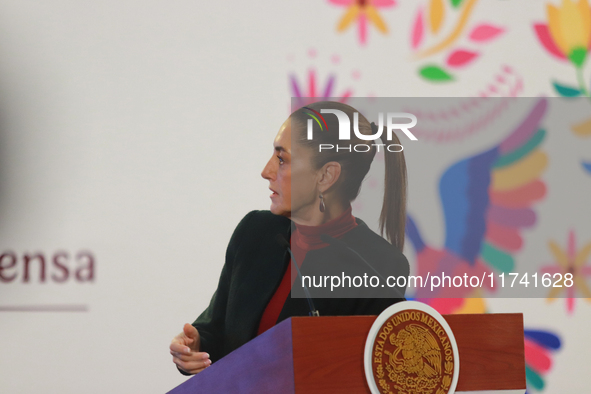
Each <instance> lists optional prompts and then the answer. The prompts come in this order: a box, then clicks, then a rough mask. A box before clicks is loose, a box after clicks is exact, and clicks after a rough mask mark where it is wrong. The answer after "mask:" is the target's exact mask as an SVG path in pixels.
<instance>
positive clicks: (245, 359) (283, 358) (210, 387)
mask: <svg viewBox="0 0 591 394" xmlns="http://www.w3.org/2000/svg"><path fill="white" fill-rule="evenodd" d="M200 393H207V394H211V393H245V394H248V393H257V394H266V393H273V394H276V393H285V394H295V385H294V373H293V347H292V335H291V319H287V320H284V321H282V322H281V323H279V324H278V325H276V326H275V327H273V328H271V329H269V330H267V331H266V332H264V333H263V334H261V335H259V336H258V337H256V338H254V339H253V340H252V341H250V342H248V343H247V344H245V345H244V346H241V347H240V348H238V349H236V350H234V351H233V352H232V353H230V354H228V355H227V356H226V357H224V358H222V359H221V360H218V361H217V362H215V363H213V364H212V365H211V366H210V367H208V368H206V369H205V370H204V371H203V372H200V373H198V374H197V375H195V376H193V377H191V378H190V379H188V380H186V381H185V382H184V383H182V384H180V385H179V386H177V387H175V388H174V389H172V390H171V391H169V392H168V393H167V394H200Z"/></svg>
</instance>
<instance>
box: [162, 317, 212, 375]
mask: <svg viewBox="0 0 591 394" xmlns="http://www.w3.org/2000/svg"><path fill="white" fill-rule="evenodd" d="M200 342H201V341H200V338H199V332H198V331H197V329H196V328H195V327H193V326H192V325H190V324H189V323H186V324H185V326H184V327H183V332H181V333H180V334H179V335H177V336H176V337H174V338H173V339H172V342H171V343H170V354H172V362H173V363H175V364H176V365H177V367H178V368H179V369H180V370H182V371H185V372H186V373H189V374H196V373H199V372H201V371H203V370H204V369H205V368H207V367H209V366H210V365H211V360H210V359H209V354H207V353H204V352H200V351H199V345H200Z"/></svg>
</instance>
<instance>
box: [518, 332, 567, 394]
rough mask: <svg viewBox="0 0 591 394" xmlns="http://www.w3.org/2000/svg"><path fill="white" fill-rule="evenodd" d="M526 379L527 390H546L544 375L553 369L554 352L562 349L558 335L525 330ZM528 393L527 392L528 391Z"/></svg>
mask: <svg viewBox="0 0 591 394" xmlns="http://www.w3.org/2000/svg"><path fill="white" fill-rule="evenodd" d="M524 334H525V338H524V339H525V340H524V345H525V379H526V381H527V388H528V390H529V389H530V388H533V389H535V390H537V391H542V390H544V388H545V386H546V382H545V381H544V375H546V374H547V373H548V372H549V371H550V370H551V369H552V352H554V351H556V350H558V349H560V347H561V341H560V338H559V337H558V334H555V333H552V332H550V331H545V330H527V329H526V330H525V332H524ZM526 393H527V391H526Z"/></svg>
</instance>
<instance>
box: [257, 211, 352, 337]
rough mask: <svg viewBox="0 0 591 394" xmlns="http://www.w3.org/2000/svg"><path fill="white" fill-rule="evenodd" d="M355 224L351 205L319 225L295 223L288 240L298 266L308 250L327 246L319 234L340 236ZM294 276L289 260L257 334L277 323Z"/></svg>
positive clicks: (293, 269) (291, 263)
mask: <svg viewBox="0 0 591 394" xmlns="http://www.w3.org/2000/svg"><path fill="white" fill-rule="evenodd" d="M355 226H357V222H355V217H354V216H353V214H352V208H351V207H349V209H347V210H346V211H345V212H343V213H342V214H341V215H340V216H339V217H337V218H334V219H332V220H330V221H328V222H326V223H324V224H321V225H320V226H302V225H298V224H296V229H295V231H294V232H293V233H292V234H291V240H290V241H291V251H292V253H293V255H294V257H295V259H296V261H297V264H298V267H301V265H302V262H303V261H304V259H305V258H306V253H307V252H308V251H310V250H315V249H321V248H324V247H326V246H328V244H326V243H324V242H323V241H322V240H321V239H320V235H322V234H328V235H330V236H331V237H333V238H341V237H342V236H343V235H345V233H347V232H348V231H350V230H351V229H353V228H354V227H355ZM289 267H291V269H289ZM292 271H293V272H292ZM295 278H296V271H295V268H294V267H293V261H291V260H290V263H289V266H288V269H286V270H285V274H284V275H283V279H282V280H281V283H280V284H279V287H278V288H277V290H275V294H273V297H271V300H270V301H269V303H268V304H267V307H266V308H265V311H264V312H263V316H262V317H261V321H260V323H259V329H258V332H257V335H260V334H262V333H263V332H265V331H267V330H268V329H269V328H271V327H273V326H274V325H275V323H277V319H278V318H279V314H280V313H281V310H282V309H283V304H285V301H286V300H287V297H288V296H289V293H290V291H291V286H292V285H293V282H294V280H295Z"/></svg>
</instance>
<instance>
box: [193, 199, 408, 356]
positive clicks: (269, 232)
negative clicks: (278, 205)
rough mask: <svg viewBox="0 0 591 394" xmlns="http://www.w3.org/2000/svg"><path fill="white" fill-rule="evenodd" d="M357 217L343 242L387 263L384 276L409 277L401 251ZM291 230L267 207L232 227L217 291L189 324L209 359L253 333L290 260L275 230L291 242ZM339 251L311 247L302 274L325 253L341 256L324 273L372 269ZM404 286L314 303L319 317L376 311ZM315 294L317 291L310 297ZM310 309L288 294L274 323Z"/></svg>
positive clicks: (288, 222)
mask: <svg viewBox="0 0 591 394" xmlns="http://www.w3.org/2000/svg"><path fill="white" fill-rule="evenodd" d="M356 221H357V223H358V226H356V227H355V228H353V229H352V230H350V231H349V232H347V233H346V234H345V235H344V236H343V238H341V240H342V241H344V242H345V243H346V244H347V245H348V246H350V247H351V248H352V249H354V250H355V251H356V252H357V253H359V254H360V255H361V256H363V257H364V258H365V259H366V260H367V261H368V262H370V263H371V264H372V265H374V264H377V265H380V264H379V263H382V264H381V266H384V264H383V263H384V261H385V262H386V263H387V264H386V266H387V267H389V268H387V271H385V272H383V274H384V277H385V276H387V275H405V276H406V277H408V274H409V265H408V261H407V260H406V258H405V257H404V255H403V254H402V253H401V252H399V251H398V250H397V249H396V248H395V247H394V246H392V245H391V244H390V243H389V242H388V241H386V240H385V239H384V238H382V237H380V236H379V235H377V234H376V233H374V232H373V231H371V230H370V229H369V228H368V227H367V225H366V224H365V223H363V222H362V221H361V220H360V219H356ZM290 231H291V220H289V219H288V218H286V217H283V216H278V215H274V214H272V213H271V212H269V211H252V212H250V213H248V214H247V215H246V216H245V217H244V218H243V219H242V221H241V222H240V223H239V224H238V226H237V227H236V230H234V234H233V235H232V238H231V239H230V243H229V244H228V248H227V250H226V262H225V264H224V267H223V269H222V273H221V275H220V280H219V283H218V287H217V290H216V292H215V293H214V295H213V297H212V298H211V302H210V304H209V306H208V307H207V309H206V310H205V311H204V312H203V313H202V314H201V315H200V316H199V317H198V318H197V320H195V322H194V323H193V326H195V327H196V328H197V330H198V331H199V334H200V337H201V351H204V352H207V353H209V355H210V358H211V360H212V361H216V360H219V359H220V358H222V357H224V356H225V355H226V354H228V353H230V352H231V351H233V350H235V349H237V348H238V347H240V346H242V345H244V344H245V343H247V342H248V341H250V340H251V339H253V338H254V337H255V336H256V335H257V330H258V326H259V322H260V320H261V316H262V314H263V311H264V310H265V308H266V306H267V304H268V302H269V300H270V299H271V297H272V296H273V294H274V293H275V290H276V289H277V287H278V286H279V283H280V282H281V279H282V278H283V275H284V274H285V271H286V269H287V268H288V264H289V261H290V259H289V254H288V252H287V248H286V246H285V245H281V243H280V242H278V241H277V234H281V236H283V237H285V239H287V240H289V236H290ZM337 249H339V248H338V247H336V246H333V245H330V246H328V247H326V248H322V249H318V250H312V251H309V252H308V253H307V254H306V258H305V259H304V261H303V262H302V264H301V269H302V275H306V273H310V272H311V273H314V272H316V273H318V270H314V269H313V268H317V267H325V268H326V267H327V264H326V261H327V256H329V255H332V256H339V257H338V259H336V260H335V259H334V258H333V259H332V260H331V261H334V263H331V264H333V266H332V268H331V269H327V270H324V272H325V273H326V272H333V273H334V272H336V271H335V269H338V274H339V275H340V274H341V271H340V269H341V268H342V266H345V267H347V266H349V267H353V268H354V269H357V270H358V272H367V273H368V275H372V271H371V269H369V268H368V267H367V265H365V263H363V262H362V261H360V260H359V257H358V256H355V253H353V252H351V253H349V252H347V250H337ZM340 249H343V248H342V247H341V248H340ZM328 260H330V259H328ZM380 260H381V261H380ZM323 264H324V265H323ZM335 264H338V265H337V266H335ZM306 267H308V268H310V269H307V268H306ZM347 274H349V271H347ZM354 274H355V273H354ZM296 283H297V282H296ZM294 288H295V284H294ZM311 290H317V289H311ZM404 290H405V289H404V288H403V289H400V290H399V291H398V293H391V294H396V295H395V296H393V297H391V298H314V304H315V306H316V309H317V310H318V311H319V312H320V315H321V316H346V315H378V314H380V313H381V312H382V311H383V310H384V309H386V308H387V307H388V306H390V305H392V304H394V303H395V302H398V301H402V300H404V298H402V297H403V295H404ZM318 294H319V293H318V292H315V294H313V297H314V295H316V296H318ZM309 311H310V309H309V307H308V303H307V300H306V299H305V298H292V297H291V296H290V297H288V298H287V301H286V302H285V305H284V306H283V309H282V311H281V314H280V315H279V318H278V320H277V323H279V322H280V321H282V320H285V319H287V318H289V317H291V316H308V314H309Z"/></svg>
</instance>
